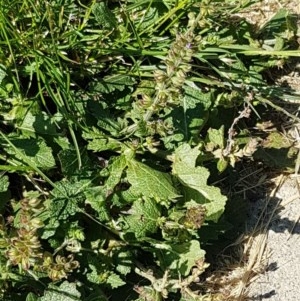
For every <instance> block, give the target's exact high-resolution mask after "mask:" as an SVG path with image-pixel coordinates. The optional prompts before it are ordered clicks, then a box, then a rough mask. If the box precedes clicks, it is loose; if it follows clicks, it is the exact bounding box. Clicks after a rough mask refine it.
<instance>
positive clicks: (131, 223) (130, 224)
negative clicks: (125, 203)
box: [124, 198, 160, 239]
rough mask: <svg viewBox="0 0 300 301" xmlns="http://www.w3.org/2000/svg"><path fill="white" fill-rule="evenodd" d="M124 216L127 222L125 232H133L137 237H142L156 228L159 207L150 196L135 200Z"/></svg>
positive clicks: (153, 231)
mask: <svg viewBox="0 0 300 301" xmlns="http://www.w3.org/2000/svg"><path fill="white" fill-rule="evenodd" d="M128 213H129V214H130V215H129V216H126V217H124V220H125V222H126V224H127V229H125V231H126V232H127V233H134V235H135V237H136V238H137V239H142V238H144V237H146V236H147V235H148V234H151V233H155V232H156V230H157V226H158V224H157V220H158V218H159V217H160V207H159V205H158V204H157V203H156V201H155V200H153V199H151V198H145V199H138V200H136V201H135V202H134V203H133V205H132V207H131V209H130V210H129V212H128Z"/></svg>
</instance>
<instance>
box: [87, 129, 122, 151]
mask: <svg viewBox="0 0 300 301" xmlns="http://www.w3.org/2000/svg"><path fill="white" fill-rule="evenodd" d="M82 137H83V138H84V139H85V140H87V141H88V149H89V150H92V151H94V152H102V151H105V150H114V151H116V150H120V149H121V148H122V147H123V143H122V142H120V141H118V140H116V139H113V138H110V137H108V136H106V135H105V134H104V133H103V132H101V131H99V130H97V129H93V131H90V132H88V133H87V132H86V133H83V135H82Z"/></svg>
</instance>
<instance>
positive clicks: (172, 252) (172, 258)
mask: <svg viewBox="0 0 300 301" xmlns="http://www.w3.org/2000/svg"><path fill="white" fill-rule="evenodd" d="M157 254H158V257H159V258H160V262H161V265H162V266H163V268H164V269H170V270H173V271H178V272H179V273H180V274H181V275H182V276H188V275H189V273H190V270H191V268H192V267H193V266H195V265H196V261H198V260H201V259H203V258H204V256H205V251H204V250H202V249H201V248H200V243H199V241H197V240H191V241H189V242H186V243H181V244H172V245H170V247H169V249H167V250H163V249H162V250H159V252H157ZM160 254H161V255H160Z"/></svg>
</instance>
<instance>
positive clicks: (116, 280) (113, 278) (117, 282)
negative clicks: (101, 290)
mask: <svg viewBox="0 0 300 301" xmlns="http://www.w3.org/2000/svg"><path fill="white" fill-rule="evenodd" d="M106 283H107V284H110V286H111V287H112V288H117V287H120V286H123V285H125V284H126V282H125V281H123V280H122V279H121V277H120V276H119V275H117V274H113V273H112V274H110V275H109V277H108V279H107V282H106Z"/></svg>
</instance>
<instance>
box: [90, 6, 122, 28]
mask: <svg viewBox="0 0 300 301" xmlns="http://www.w3.org/2000/svg"><path fill="white" fill-rule="evenodd" d="M92 12H93V14H94V15H95V19H96V21H97V22H98V24H99V25H101V26H102V27H103V28H107V29H114V28H116V26H117V20H116V18H115V15H114V14H113V13H112V11H111V10H110V9H109V8H108V7H107V5H106V3H105V2H97V3H95V5H94V6H93V8H92Z"/></svg>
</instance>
